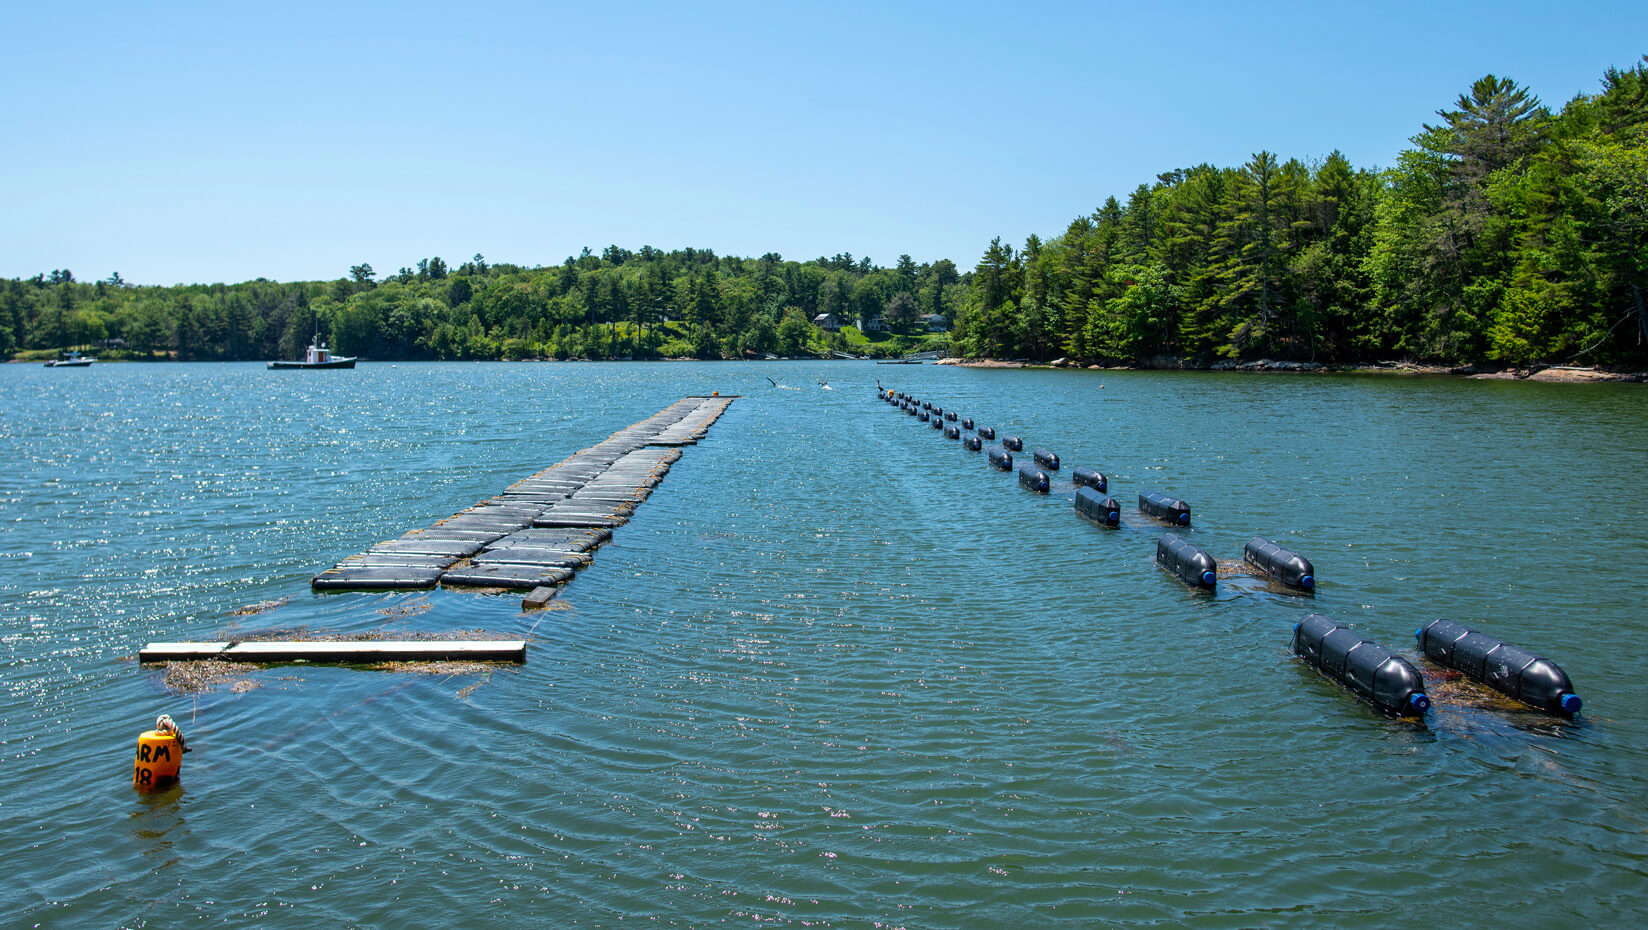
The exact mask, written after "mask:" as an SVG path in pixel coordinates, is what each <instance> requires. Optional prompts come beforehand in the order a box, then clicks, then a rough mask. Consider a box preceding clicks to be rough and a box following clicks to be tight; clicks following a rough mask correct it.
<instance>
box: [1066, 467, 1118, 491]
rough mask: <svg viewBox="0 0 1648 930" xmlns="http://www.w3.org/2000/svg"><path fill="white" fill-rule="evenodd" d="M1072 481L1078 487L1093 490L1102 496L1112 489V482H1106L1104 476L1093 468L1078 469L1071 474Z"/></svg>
mask: <svg viewBox="0 0 1648 930" xmlns="http://www.w3.org/2000/svg"><path fill="white" fill-rule="evenodd" d="M1070 480H1071V481H1074V482H1075V483H1076V486H1077V487H1088V488H1092V489H1093V490H1095V491H1098V492H1099V493H1101V494H1102V493H1104V492H1105V491H1107V490H1109V489H1110V482H1109V481H1107V480H1105V477H1104V474H1103V473H1101V472H1099V471H1096V470H1094V469H1091V468H1078V469H1076V470H1075V471H1073V472H1071V473H1070Z"/></svg>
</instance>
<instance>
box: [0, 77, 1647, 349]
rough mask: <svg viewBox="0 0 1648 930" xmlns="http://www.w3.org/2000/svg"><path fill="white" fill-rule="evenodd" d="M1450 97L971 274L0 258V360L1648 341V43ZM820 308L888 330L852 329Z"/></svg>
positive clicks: (1149, 190)
mask: <svg viewBox="0 0 1648 930" xmlns="http://www.w3.org/2000/svg"><path fill="white" fill-rule="evenodd" d="M1644 62H1648V57H1645V59H1644ZM1438 116H1439V121H1438V122H1437V123H1436V124H1435V125H1430V124H1426V125H1424V126H1423V127H1422V128H1421V131H1420V132H1419V133H1418V134H1416V135H1415V136H1414V137H1413V138H1412V140H1411V142H1412V146H1411V147H1410V148H1408V149H1406V150H1404V151H1403V152H1401V154H1400V155H1399V156H1398V159H1397V164H1396V165H1395V166H1394V167H1392V168H1389V169H1386V170H1382V171H1375V170H1372V169H1369V168H1358V167H1355V166H1353V165H1352V164H1350V162H1349V160H1348V159H1346V158H1345V156H1344V155H1342V154H1341V153H1339V152H1337V151H1335V152H1333V153H1332V154H1330V155H1328V156H1327V157H1325V158H1322V159H1319V160H1315V161H1311V162H1306V161H1302V160H1300V159H1298V158H1290V159H1287V160H1285V161H1284V160H1282V159H1281V158H1280V157H1279V156H1277V155H1275V154H1273V153H1271V152H1259V153H1257V154H1255V155H1254V156H1253V157H1252V158H1251V159H1250V160H1249V161H1248V162H1247V163H1246V164H1244V165H1241V166H1239V167H1225V168H1219V167H1214V166H1212V165H1207V164H1203V165H1197V166H1195V167H1191V168H1183V169H1177V170H1173V171H1168V172H1165V173H1163V174H1160V175H1158V176H1157V179H1156V181H1155V182H1154V183H1151V184H1141V185H1139V186H1138V187H1137V188H1136V189H1135V190H1133V191H1132V192H1131V193H1130V194H1128V195H1127V197H1126V203H1125V204H1124V203H1122V202H1121V201H1119V200H1118V199H1116V198H1114V197H1112V198H1109V199H1107V200H1106V201H1105V202H1104V204H1103V205H1102V206H1100V207H1099V208H1098V209H1097V210H1095V211H1093V212H1092V213H1090V214H1087V215H1083V216H1079V217H1077V218H1076V219H1075V220H1073V221H1072V222H1071V223H1070V224H1069V226H1068V227H1067V228H1066V229H1065V230H1064V231H1063V232H1062V233H1059V234H1057V235H1055V236H1052V237H1051V238H1049V239H1046V240H1043V239H1042V238H1040V237H1038V236H1034V235H1032V236H1031V237H1029V239H1028V240H1027V241H1026V242H1025V243H1024V245H1023V246H1022V247H1020V248H1015V247H1013V246H1011V245H1007V244H1003V243H1002V242H1001V240H1000V239H999V238H997V239H995V240H993V241H992V242H991V243H990V245H989V246H988V248H986V249H985V250H984V254H983V256H982V257H981V258H980V260H979V261H978V263H977V265H976V266H975V267H974V268H973V269H972V270H970V271H965V272H963V271H961V270H959V269H958V268H957V267H956V265H955V264H954V263H953V262H951V261H949V260H947V259H940V260H938V261H934V262H930V263H920V264H918V263H916V262H915V261H913V260H912V259H911V258H910V257H909V256H908V255H901V256H899V258H898V260H897V261H896V262H895V263H894V264H893V265H892V266H891V267H882V266H879V265H877V264H875V263H874V262H872V261H871V260H870V259H868V258H864V257H858V258H855V257H854V256H853V255H852V254H850V253H841V254H837V255H835V256H831V257H823V256H821V257H819V258H816V259H812V260H808V261H793V260H785V259H784V258H783V257H782V256H780V255H778V254H776V253H768V254H766V255H763V256H761V257H760V258H738V257H729V256H719V255H716V254H715V253H714V252H713V251H710V250H707V249H695V248H686V249H677V250H674V251H669V252H665V251H662V250H659V249H655V248H652V247H651V246H643V247H642V248H641V249H640V250H639V251H630V250H628V249H625V248H620V247H619V246H616V245H612V246H608V247H607V248H606V249H604V250H603V251H602V252H600V253H599V254H596V253H594V252H592V251H591V250H590V249H587V248H586V249H584V250H583V252H582V253H581V254H580V255H577V256H570V257H568V258H567V259H566V260H565V261H563V262H562V263H561V264H559V265H550V266H540V267H532V268H527V267H523V266H519V265H512V264H506V263H488V262H487V261H486V260H485V259H484V258H483V257H482V256H480V255H476V256H474V258H473V259H471V260H470V261H467V262H463V263H462V264H460V265H458V266H457V267H455V268H454V267H451V266H449V265H448V264H447V263H446V262H445V261H444V260H443V259H441V258H438V257H431V258H426V259H423V260H421V261H419V262H417V264H416V266H415V267H403V268H401V269H399V270H398V271H397V272H396V273H394V274H391V275H387V276H383V277H382V278H381V280H380V276H379V275H378V274H377V273H376V272H375V271H374V270H373V268H372V267H371V266H370V265H369V264H365V263H362V264H359V265H355V266H352V267H351V268H350V269H349V273H348V274H347V275H346V276H343V277H340V278H338V279H337V280H333V281H309V282H295V283H280V282H276V281H270V280H267V279H258V280H256V281H250V282H245V283H241V284H231V285H225V284H212V285H179V286H173V287H154V286H146V285H134V284H131V283H129V282H126V281H124V280H122V279H121V277H120V275H119V274H118V273H116V274H113V275H111V276H109V277H108V278H106V279H103V280H99V281H94V282H83V281H79V280H76V278H75V277H74V274H73V273H72V272H70V271H68V270H67V269H57V270H53V271H52V272H51V273H50V274H49V275H48V274H39V275H36V276H34V277H33V278H28V279H20V278H15V279H0V357H7V358H9V357H13V356H15V355H17V354H19V353H21V352H26V351H32V352H36V353H39V352H42V351H48V350H56V349H58V348H67V347H85V346H109V345H114V346H119V347H120V349H119V351H123V352H125V353H127V354H130V355H133V356H136V357H167V358H178V359H185V360H195V359H199V360H252V359H267V358H295V357H300V356H301V355H302V352H303V346H304V345H305V344H307V343H308V341H309V340H310V338H311V337H312V336H314V335H315V334H316V333H319V334H320V335H321V336H322V337H323V338H329V339H330V340H331V343H332V348H333V349H334V351H336V352H338V353H340V354H348V355H360V356H364V357H367V358H371V359H384V360H390V359H408V360H416V359H502V358H533V357H556V358H572V357H599V358H653V357H660V356H667V357H676V356H692V357H698V358H723V357H730V358H737V357H748V356H752V355H760V354H765V353H771V354H777V355H786V356H789V355H797V354H803V353H807V352H819V351H823V350H826V349H840V348H851V349H853V350H854V351H857V352H865V351H869V352H872V353H879V354H897V353H899V352H902V351H906V350H908V349H910V348H912V347H914V346H916V345H917V344H918V339H919V336H920V334H921V333H923V332H925V329H926V327H925V325H924V324H923V322H922V321H923V320H924V319H925V318H926V317H928V316H929V315H933V314H936V315H938V316H941V317H943V318H944V319H945V320H946V321H947V322H948V323H949V324H950V325H951V326H952V327H953V332H952V343H951V345H952V348H953V350H954V351H956V352H957V353H958V354H965V355H971V356H979V357H994V358H1026V359H1035V360H1043V361H1045V360H1051V359H1055V358H1058V357H1066V358H1069V359H1073V360H1076V361H1079V362H1082V363H1095V362H1099V363H1111V364H1124V365H1125V364H1138V363H1146V364H1148V363H1150V362H1151V360H1152V359H1154V358H1155V357H1158V356H1172V357H1174V358H1183V359H1191V360H1192V361H1193V363H1198V364H1211V363H1215V362H1217V361H1218V360H1221V359H1251V358H1259V357H1270V358H1275V359H1295V360H1318V361H1325V362H1341V363H1358V362H1373V361H1380V360H1386V359H1391V358H1400V359H1409V360H1414V361H1423V362H1432V363H1441V364H1474V363H1498V364H1507V365H1528V364H1535V363H1557V362H1571V363H1597V364H1605V365H1620V366H1633V365H1634V366H1641V365H1643V364H1645V363H1648V303H1645V301H1648V295H1645V294H1644V289H1645V287H1648V64H1645V63H1638V64H1637V65H1635V66H1634V67H1632V68H1629V69H1625V70H1620V69H1615V68H1610V69H1608V71H1607V72H1605V74H1604V75H1603V78H1602V81H1601V89H1600V90H1599V91H1598V92H1597V93H1594V94H1581V95H1579V96H1577V97H1575V98H1574V99H1573V100H1571V101H1569V102H1568V103H1567V104H1566V105H1565V106H1563V107H1562V108H1561V109H1560V110H1559V111H1556V112H1553V111H1552V110H1550V109H1549V108H1548V107H1546V106H1545V105H1544V104H1543V103H1541V102H1540V100H1539V99H1538V98H1537V97H1536V96H1534V95H1533V94H1532V93H1531V92H1530V91H1529V90H1528V89H1527V88H1523V87H1521V86H1519V85H1517V84H1516V82H1514V81H1512V80H1509V79H1505V78H1499V77H1495V76H1493V75H1489V76H1486V77H1484V78H1482V79H1481V80H1479V81H1477V82H1475V83H1474V84H1473V85H1472V86H1471V88H1470V89H1469V90H1468V91H1467V92H1466V93H1463V94H1461V95H1460V96H1459V98H1458V100H1457V102H1456V103H1455V105H1454V106H1453V107H1452V108H1447V109H1443V110H1439V111H1438ZM819 314H830V315H833V316H834V317H835V318H836V319H837V320H839V321H840V322H842V323H844V324H850V323H852V322H854V321H857V320H860V319H865V320H868V319H872V318H880V319H881V320H883V321H884V322H885V323H886V324H887V325H889V326H890V327H891V329H892V331H893V333H894V335H893V336H892V337H890V338H888V337H884V336H878V337H877V341H875V342H872V343H865V342H863V341H862V340H858V341H856V342H854V343H852V344H850V345H849V344H848V343H847V342H846V340H845V338H844V337H843V336H842V335H841V334H838V333H826V332H822V331H820V330H819V329H818V328H816V327H815V326H814V325H813V321H814V319H815V317H817V316H818V315H819Z"/></svg>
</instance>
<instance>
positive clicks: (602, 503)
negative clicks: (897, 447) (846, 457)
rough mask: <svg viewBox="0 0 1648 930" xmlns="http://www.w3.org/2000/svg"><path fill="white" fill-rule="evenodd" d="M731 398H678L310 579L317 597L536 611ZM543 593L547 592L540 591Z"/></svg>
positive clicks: (626, 518)
mask: <svg viewBox="0 0 1648 930" xmlns="http://www.w3.org/2000/svg"><path fill="white" fill-rule="evenodd" d="M735 399H736V398H735V397H719V396H710V397H701V396H700V397H686V398H683V399H681V400H679V401H677V402H675V403H673V404H671V405H670V406H668V407H666V408H665V409H663V410H660V411H659V412H658V413H655V414H653V415H652V416H650V417H648V418H646V419H645V420H642V421H641V422H639V423H636V424H634V425H632V426H627V427H625V428H623V429H621V430H619V431H618V432H616V433H613V434H612V435H611V436H608V437H607V438H606V439H604V440H602V441H601V442H599V443H596V444H595V445H593V446H591V447H589V448H588V449H583V450H580V451H578V452H576V453H574V454H573V455H571V456H569V457H568V458H566V459H564V460H563V461H561V462H558V463H556V464H554V465H552V466H550V467H549V468H546V469H544V470H543V471H540V472H538V473H536V474H534V475H530V476H528V477H526V478H523V479H521V480H520V481H517V482H515V483H514V484H512V485H510V486H509V487H507V488H505V489H504V490H503V492H502V493H500V494H498V495H497V496H496V497H491V498H488V499H486V500H483V501H481V502H480V503H478V504H476V505H475V506H473V507H470V508H468V509H466V510H461V511H459V512H457V513H455V514H453V515H452V516H450V517H448V518H446V519H444V520H441V521H439V522H437V523H436V524H435V525H434V526H430V527H426V528H422V529H416V530H411V531H409V532H407V533H406V534H405V535H403V536H401V537H400V538H398V539H391V540H387V541H385V542H380V543H378V544H377V545H374V546H372V547H371V548H369V549H367V550H366V551H365V552H362V553H359V554H357V555H352V556H349V557H348V558H345V559H343V560H342V561H340V562H338V563H337V564H336V565H334V566H332V567H331V568H329V569H327V570H325V571H323V572H321V573H320V574H318V575H316V576H315V577H314V578H313V579H312V580H311V581H310V586H311V587H313V588H314V589H315V590H316V591H383V590H408V591H410V590H419V589H427V588H432V587H434V586H435V585H437V584H439V585H440V586H442V587H448V588H450V587H468V588H480V589H491V590H496V589H505V590H509V589H513V590H521V591H530V592H531V593H530V594H528V595H527V596H526V597H525V598H524V599H523V601H522V607H523V609H531V608H535V607H542V606H544V605H545V604H547V603H548V602H549V600H550V599H551V598H552V597H553V594H554V591H555V590H556V589H558V588H559V586H560V585H563V584H565V583H566V582H568V581H570V580H572V578H573V577H574V575H575V573H576V572H577V570H578V569H580V568H583V567H584V566H586V565H588V564H590V562H591V561H592V559H593V553H594V551H595V549H596V548H597V547H598V546H600V545H601V543H603V542H606V541H607V540H609V539H611V538H612V531H613V529H614V528H617V527H621V526H623V525H624V524H625V523H628V522H629V518H630V516H631V515H633V514H634V513H635V510H636V508H638V507H640V506H641V504H642V502H644V501H645V500H646V499H647V497H648V495H650V494H651V493H652V489H653V488H655V487H657V486H658V483H659V482H661V481H663V480H664V476H665V475H667V474H669V470H670V466H671V465H672V464H674V463H675V461H676V460H677V459H679V458H680V457H681V447H683V446H691V445H695V444H696V443H697V442H698V441H699V440H700V439H702V438H704V435H705V434H706V433H707V432H708V431H709V428H710V427H711V426H712V425H714V423H715V421H716V420H718V419H720V417H721V415H722V414H724V413H726V411H727V407H728V406H730V405H731V404H732V402H733V400H735ZM546 591H547V592H548V593H547V594H546V593H545V592H546Z"/></svg>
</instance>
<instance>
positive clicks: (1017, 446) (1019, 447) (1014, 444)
mask: <svg viewBox="0 0 1648 930" xmlns="http://www.w3.org/2000/svg"><path fill="white" fill-rule="evenodd" d="M1001 444H1002V446H1004V447H1006V448H1008V449H1012V450H1013V451H1014V452H1023V451H1024V440H1022V439H1020V438H1019V437H1017V436H1003V437H1001Z"/></svg>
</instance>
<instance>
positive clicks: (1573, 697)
mask: <svg viewBox="0 0 1648 930" xmlns="http://www.w3.org/2000/svg"><path fill="white" fill-rule="evenodd" d="M1584 703H1585V702H1584V701H1582V700H1580V699H1579V695H1577V694H1564V695H1563V696H1562V710H1563V711H1564V712H1565V713H1570V714H1577V713H1579V708H1580V707H1581V706H1582V705H1584Z"/></svg>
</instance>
